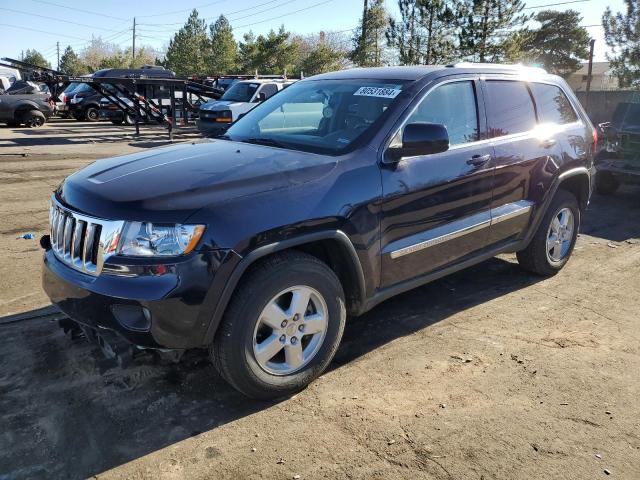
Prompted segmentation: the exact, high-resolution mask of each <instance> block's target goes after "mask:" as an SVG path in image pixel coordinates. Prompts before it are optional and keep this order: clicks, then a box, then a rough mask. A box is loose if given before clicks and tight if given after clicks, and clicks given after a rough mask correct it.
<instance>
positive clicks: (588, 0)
mask: <svg viewBox="0 0 640 480" xmlns="http://www.w3.org/2000/svg"><path fill="white" fill-rule="evenodd" d="M590 1H591V0H571V1H569V2H560V3H549V4H547V5H535V6H533V7H524V8H523V10H533V9H536V8H546V7H557V6H558V5H568V4H569V3H584V2H590Z"/></svg>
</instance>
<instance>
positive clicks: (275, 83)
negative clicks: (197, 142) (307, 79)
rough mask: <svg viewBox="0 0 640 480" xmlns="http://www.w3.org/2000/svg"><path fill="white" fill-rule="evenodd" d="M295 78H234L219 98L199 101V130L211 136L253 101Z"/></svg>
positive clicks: (276, 91) (254, 102) (237, 116)
mask: <svg viewBox="0 0 640 480" xmlns="http://www.w3.org/2000/svg"><path fill="white" fill-rule="evenodd" d="M294 81H295V80H273V79H266V80H265V79H254V80H240V81H236V82H235V83H233V84H232V85H231V87H229V89H228V90H226V91H225V92H224V94H223V95H222V97H220V100H212V101H210V102H207V103H204V104H202V105H200V112H199V116H198V122H197V124H198V130H200V131H201V132H202V133H203V134H205V135H210V136H217V135H221V134H223V133H224V132H225V131H226V130H227V128H229V125H231V123H233V122H234V121H236V120H237V119H238V118H239V117H240V116H242V115H244V114H245V113H247V112H248V111H249V110H251V109H252V108H253V107H255V106H256V104H258V103H260V102H263V101H265V100H266V99H267V98H269V97H271V96H273V95H275V94H276V93H278V92H279V91H280V90H282V89H284V88H286V87H288V86H289V85H291V84H292V83H293V82H294Z"/></svg>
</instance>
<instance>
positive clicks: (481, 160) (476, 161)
mask: <svg viewBox="0 0 640 480" xmlns="http://www.w3.org/2000/svg"><path fill="white" fill-rule="evenodd" d="M489 160H491V155H489V154H488V153H487V154H485V155H474V156H473V157H471V158H470V159H469V160H467V164H469V165H475V166H476V167H477V166H480V165H484V164H485V163H487V162H488V161H489Z"/></svg>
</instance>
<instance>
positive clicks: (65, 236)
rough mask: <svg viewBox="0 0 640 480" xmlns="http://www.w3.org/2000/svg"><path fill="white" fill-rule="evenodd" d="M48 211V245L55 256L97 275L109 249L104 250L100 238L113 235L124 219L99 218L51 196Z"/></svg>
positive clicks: (77, 268) (102, 239) (118, 230)
mask: <svg viewBox="0 0 640 480" xmlns="http://www.w3.org/2000/svg"><path fill="white" fill-rule="evenodd" d="M51 203H52V206H51V211H50V213H49V220H50V223H51V225H50V227H51V246H52V248H53V252H54V254H55V255H56V257H57V258H58V259H59V260H60V261H62V262H63V263H65V264H66V265H68V266H70V267H72V268H74V269H76V270H80V271H82V272H84V273H88V274H89V275H94V276H97V275H99V274H100V272H101V270H102V265H103V264H104V261H105V260H106V258H108V257H109V256H111V255H113V253H111V252H110V253H108V254H105V253H104V249H103V244H104V238H106V237H107V236H108V237H109V238H113V237H114V235H117V234H118V233H119V232H120V231H121V230H122V226H123V225H124V222H120V221H110V220H101V219H97V218H93V217H89V216H86V215H82V214H79V213H76V212H72V211H70V210H68V209H66V208H64V207H62V206H61V205H60V204H59V203H58V202H57V201H56V200H55V199H54V198H52V201H51Z"/></svg>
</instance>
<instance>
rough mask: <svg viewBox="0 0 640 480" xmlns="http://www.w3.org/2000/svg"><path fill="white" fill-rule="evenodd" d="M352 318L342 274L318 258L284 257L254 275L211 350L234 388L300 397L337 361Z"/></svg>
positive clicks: (230, 309) (235, 299)
mask: <svg viewBox="0 0 640 480" xmlns="http://www.w3.org/2000/svg"><path fill="white" fill-rule="evenodd" d="M345 318H346V311H345V307H344V293H343V290H342V286H341V284H340V281H339V280H338V278H337V277H336V275H335V273H334V272H333V271H332V270H331V269H330V268H329V267H328V266H327V265H326V264H324V263H323V262H321V261H320V260H318V259H317V258H315V257H313V256H311V255H307V254H304V253H301V252H283V253H281V254H277V255H274V256H272V257H270V258H268V259H265V260H263V261H261V262H260V263H259V264H257V265H256V266H255V267H252V270H251V271H250V272H249V273H248V274H247V276H246V278H245V279H244V280H243V281H242V284H241V285H240V287H239V288H238V289H237V291H236V293H234V296H233V298H232V300H231V302H230V304H229V307H228V309H227V312H226V313H225V316H224V319H223V321H222V324H221V325H220V327H219V329H218V332H217V334H216V338H215V340H214V343H213V345H212V347H211V357H212V360H213V362H214V364H215V366H216V368H217V369H218V371H219V372H220V373H221V375H222V376H223V377H224V378H225V379H226V380H227V382H229V383H230V384H231V385H232V386H233V387H234V388H236V389H237V390H239V391H240V392H242V393H244V394H245V395H247V396H249V397H253V398H261V399H270V398H278V397H282V396H285V395H290V394H293V393H295V392H297V391H299V390H301V389H302V388H304V387H305V386H307V385H308V384H309V383H310V382H311V381H313V380H314V379H315V378H316V377H318V376H319V375H320V374H321V373H322V372H323V371H324V370H325V368H326V367H327V366H328V365H329V363H330V362H331V359H332V358H333V356H334V355H335V352H336V350H337V349H338V344H339V343H340V339H341V338H342V332H343V330H344V324H345Z"/></svg>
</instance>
